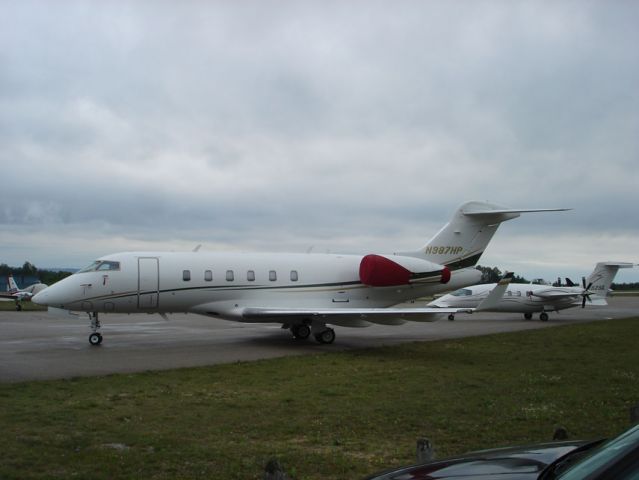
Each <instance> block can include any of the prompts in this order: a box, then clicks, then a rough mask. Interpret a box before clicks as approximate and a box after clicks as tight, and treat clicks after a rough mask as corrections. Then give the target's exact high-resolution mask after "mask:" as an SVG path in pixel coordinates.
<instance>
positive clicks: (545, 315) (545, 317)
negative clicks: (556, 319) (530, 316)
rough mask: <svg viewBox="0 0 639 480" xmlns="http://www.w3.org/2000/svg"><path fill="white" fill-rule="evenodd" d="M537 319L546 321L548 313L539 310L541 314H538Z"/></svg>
mask: <svg viewBox="0 0 639 480" xmlns="http://www.w3.org/2000/svg"><path fill="white" fill-rule="evenodd" d="M539 320H541V321H542V322H547V321H548V314H547V313H546V312H541V314H540V315H539Z"/></svg>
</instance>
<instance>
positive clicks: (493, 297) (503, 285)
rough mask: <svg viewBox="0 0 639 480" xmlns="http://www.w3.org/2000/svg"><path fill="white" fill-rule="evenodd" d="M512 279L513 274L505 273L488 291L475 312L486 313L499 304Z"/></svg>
mask: <svg viewBox="0 0 639 480" xmlns="http://www.w3.org/2000/svg"><path fill="white" fill-rule="evenodd" d="M512 279H513V272H506V274H505V275H504V276H503V277H502V279H501V280H499V283H498V284H497V285H496V286H495V288H493V289H492V290H491V291H490V293H489V294H488V296H487V297H486V298H484V299H483V300H482V302H481V303H480V304H479V305H477V308H476V309H475V311H476V312H481V311H487V310H494V309H495V308H496V307H497V305H498V304H499V301H500V300H501V297H503V296H504V293H505V292H506V289H507V288H508V285H509V284H510V281H511V280H512Z"/></svg>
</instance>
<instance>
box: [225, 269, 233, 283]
mask: <svg viewBox="0 0 639 480" xmlns="http://www.w3.org/2000/svg"><path fill="white" fill-rule="evenodd" d="M234 279H235V274H234V273H233V270H227V271H226V281H227V282H232V281H233V280H234Z"/></svg>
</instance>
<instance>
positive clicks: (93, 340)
mask: <svg viewBox="0 0 639 480" xmlns="http://www.w3.org/2000/svg"><path fill="white" fill-rule="evenodd" d="M89 343H90V344H91V345H93V346H97V345H100V344H101V343H102V335H100V334H99V333H92V334H91V335H89Z"/></svg>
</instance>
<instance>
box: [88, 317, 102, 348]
mask: <svg viewBox="0 0 639 480" xmlns="http://www.w3.org/2000/svg"><path fill="white" fill-rule="evenodd" d="M89 320H91V330H92V333H91V335H89V343H90V344H91V345H93V346H97V345H100V344H101V343H102V334H101V333H100V332H99V330H100V326H101V325H100V320H99V319H98V312H93V313H89Z"/></svg>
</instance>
